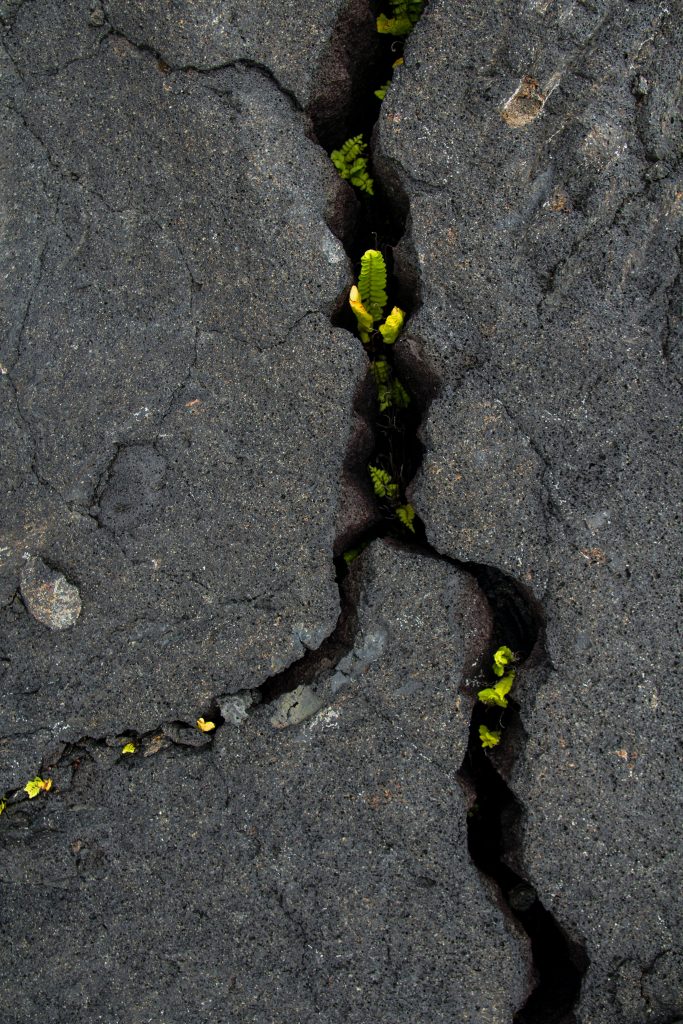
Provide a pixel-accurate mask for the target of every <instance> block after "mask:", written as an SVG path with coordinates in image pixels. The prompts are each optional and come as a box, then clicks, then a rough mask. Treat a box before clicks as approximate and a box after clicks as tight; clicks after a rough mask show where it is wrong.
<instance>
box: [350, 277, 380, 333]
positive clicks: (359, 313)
mask: <svg viewBox="0 0 683 1024" xmlns="http://www.w3.org/2000/svg"><path fill="white" fill-rule="evenodd" d="M349 305H350V307H351V309H352V310H353V313H354V316H355V317H356V323H357V324H358V334H359V335H360V340H361V341H362V342H363V344H364V345H367V343H368V342H369V341H370V331H371V330H372V328H373V327H374V324H375V321H374V320H373V319H372V317H371V316H370V314H369V313H368V311H367V309H366V308H365V306H364V305H363V302H362V300H361V297H360V292H359V291H358V289H357V288H356V286H355V284H354V285H353V286H352V288H351V292H350V293H349Z"/></svg>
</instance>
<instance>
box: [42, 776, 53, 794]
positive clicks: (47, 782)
mask: <svg viewBox="0 0 683 1024" xmlns="http://www.w3.org/2000/svg"><path fill="white" fill-rule="evenodd" d="M40 788H41V789H42V790H43V791H44V792H45V793H49V792H50V790H51V789H52V779H43V781H42V782H41V784H40Z"/></svg>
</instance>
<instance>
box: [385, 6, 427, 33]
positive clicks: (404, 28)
mask: <svg viewBox="0 0 683 1024" xmlns="http://www.w3.org/2000/svg"><path fill="white" fill-rule="evenodd" d="M422 4H423V0H389V6H390V7H391V14H392V17H390V18H387V16H386V14H380V16H379V18H378V19H377V31H378V32H381V33H382V34H385V35H391V36H407V35H409V34H410V32H412V30H413V29H414V27H415V25H416V24H417V21H418V19H419V17H420V15H421V14H422Z"/></svg>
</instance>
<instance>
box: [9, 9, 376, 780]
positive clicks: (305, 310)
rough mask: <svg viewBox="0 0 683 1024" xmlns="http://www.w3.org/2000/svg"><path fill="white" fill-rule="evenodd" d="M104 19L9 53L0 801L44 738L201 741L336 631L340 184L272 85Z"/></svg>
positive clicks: (33, 22)
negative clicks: (168, 728) (180, 730)
mask: <svg viewBox="0 0 683 1024" xmlns="http://www.w3.org/2000/svg"><path fill="white" fill-rule="evenodd" d="M89 11H90V7H89V5H88V3H83V4H76V3H73V4H72V3H69V4H64V5H61V4H45V3H29V4H26V5H23V6H22V7H21V8H19V9H18V10H17V11H16V12H15V17H14V19H13V20H12V21H11V24H10V26H9V28H8V29H7V31H6V33H5V38H6V43H7V54H9V59H8V60H6V62H5V66H4V67H5V77H4V83H5V85H4V92H3V95H4V96H5V102H4V104H3V107H2V116H3V119H4V131H5V133H6V134H5V137H6V138H7V140H8V145H7V147H6V150H5V155H4V158H3V182H4V185H3V192H4V195H5V197H6V200H7V232H6V243H7V244H6V246H5V248H4V252H3V260H4V261H5V262H4V267H3V273H2V275H1V280H2V281H3V285H4V287H5V289H6V295H5V299H6V306H5V309H6V317H5V323H6V331H5V333H4V335H3V339H2V354H1V355H0V363H1V364H2V374H1V375H0V387H1V388H2V391H3V404H2V417H3V437H4V438H6V442H5V443H4V444H3V448H2V455H1V458H2V463H3V465H2V469H3V480H4V482H5V488H4V489H3V493H2V497H1V499H0V502H1V505H2V508H1V511H0V522H2V540H1V541H0V547H1V548H2V551H1V552H0V556H1V557H0V578H1V579H2V598H3V599H2V604H3V609H2V613H1V614H2V627H1V630H0V631H1V633H2V652H1V653H2V657H3V659H4V660H3V665H4V666H5V668H6V671H5V673H4V677H3V687H4V699H3V702H2V710H1V712H0V735H2V736H4V737H6V738H7V740H6V743H7V745H6V746H5V748H4V754H5V757H3V759H2V764H1V765H0V790H5V789H7V788H9V787H11V786H16V785H18V784H20V783H23V781H24V780H25V779H26V777H27V775H28V774H30V773H32V772H33V771H34V770H35V767H36V764H37V763H39V761H40V757H41V756H42V753H43V751H44V748H45V736H46V734H47V735H48V736H51V737H52V739H53V740H54V741H64V740H71V739H76V738H78V737H79V736H82V735H90V736H106V735H110V734H114V733H117V732H120V731H123V730H125V729H137V730H138V731H146V730H149V729H152V728H154V727H155V726H157V725H159V724H160V723H161V722H163V721H166V720H176V719H183V720H188V721H194V719H195V718H196V717H197V715H198V714H201V713H203V711H204V710H205V709H206V705H207V702H209V701H211V700H212V698H213V697H214V696H216V695H218V694H226V693H229V692H232V691H235V690H238V689H244V688H249V687H254V686H257V685H259V684H260V683H261V682H263V680H264V679H266V678H267V677H268V676H269V675H271V674H273V673H274V672H277V671H279V670H280V669H282V668H284V667H285V666H286V665H288V664H289V663H290V662H292V661H294V660H295V659H297V658H299V657H300V656H301V655H302V654H303V653H304V652H305V650H306V649H308V648H310V647H316V646H317V645H318V644H319V643H320V642H321V640H322V639H323V638H324V637H325V636H326V635H327V634H328V633H330V632H331V631H332V629H333V628H334V625H335V622H336V619H337V616H338V613H339V599H338V592H337V586H336V583H335V578H334V567H333V565H332V547H333V540H334V535H335V529H336V523H337V520H338V518H339V515H340V489H341V485H340V475H341V467H342V465H343V463H344V459H345V455H346V449H347V442H348V439H349V437H350V435H351V431H352V424H353V422H354V413H353V403H354V394H355V392H356V390H357V388H358V387H359V385H360V382H361V380H362V379H363V376H364V373H365V369H364V359H363V355H362V352H360V351H359V348H358V346H356V344H355V342H354V341H353V339H352V338H351V337H350V335H348V334H346V332H344V331H341V330H334V329H333V328H332V327H331V326H330V314H331V313H332V311H333V310H334V309H335V308H336V306H337V305H338V303H339V302H340V301H341V298H342V297H343V292H344V289H345V288H346V286H347V284H348V282H349V280H350V274H349V266H348V261H347V258H346V256H345V253H344V250H343V248H342V246H341V244H340V243H339V242H338V240H337V239H336V238H335V237H334V236H333V235H332V233H331V232H330V230H329V228H328V227H327V225H326V217H327V215H328V212H329V211H330V210H331V209H333V207H334V206H335V203H336V197H337V195H338V193H339V188H340V182H339V179H338V177H337V175H336V173H335V172H334V170H333V168H332V167H331V166H330V164H329V161H328V160H327V158H326V156H325V154H324V153H323V152H322V150H321V149H320V148H319V147H318V146H316V145H314V144H313V143H311V142H309V141H308V140H307V138H306V131H307V122H306V120H305V118H304V117H303V115H301V114H300V113H298V112H297V110H296V109H294V106H293V104H292V102H291V100H290V99H289V98H288V97H287V96H286V95H284V94H283V93H282V92H281V91H280V90H279V89H278V88H277V86H276V85H275V84H274V83H273V82H272V81H270V80H269V79H268V77H267V76H265V75H264V74H263V73H262V72H261V71H259V70H257V69H250V68H247V67H243V66H239V67H235V68H232V69H226V70H223V71H218V72H216V73H213V74H206V75H204V74H198V73H192V72H186V73H183V72H174V71H171V70H170V69H169V68H168V67H166V66H165V65H163V64H161V63H160V62H159V61H158V60H157V59H156V58H155V57H154V56H153V55H152V54H150V53H148V52H146V51H143V50H139V49H136V48H135V47H133V46H132V45H131V44H130V43H128V42H127V41H126V40H124V39H123V38H122V37H120V36H117V35H114V34H110V35H103V31H104V30H103V29H99V28H98V27H97V26H93V25H92V24H91V23H90V21H89ZM48 43H49V45H48ZM346 518H347V521H348V520H349V518H350V517H349V513H347V516H346ZM27 553H28V554H29V555H31V556H38V557H41V558H43V560H45V561H46V563H47V564H48V565H49V566H50V567H51V568H52V569H54V570H55V571H56V572H59V573H61V574H63V575H64V576H66V578H67V579H68V580H69V581H70V582H71V583H73V584H74V585H76V586H77V587H78V590H79V592H80V597H81V600H82V603H83V612H82V614H81V616H80V618H79V619H78V622H77V623H76V624H75V626H74V627H73V628H71V629H69V630H66V631H64V632H63V633H62V634H60V635H57V634H50V633H48V631H47V630H45V629H44V627H42V626H39V625H37V624H36V623H35V622H34V621H33V620H32V619H31V618H30V616H29V615H28V613H27V611H26V608H25V607H24V605H23V604H22V603H21V602H20V601H19V599H18V597H17V596H15V595H17V591H18V586H19V573H20V571H21V567H22V565H23V560H24V556H25V555H26V554H27Z"/></svg>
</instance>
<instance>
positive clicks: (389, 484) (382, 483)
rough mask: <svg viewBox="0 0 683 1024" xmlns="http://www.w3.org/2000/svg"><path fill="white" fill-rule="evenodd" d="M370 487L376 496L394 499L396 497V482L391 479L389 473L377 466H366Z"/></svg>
mask: <svg viewBox="0 0 683 1024" xmlns="http://www.w3.org/2000/svg"><path fill="white" fill-rule="evenodd" d="M368 473H369V474H370V479H371V480H372V487H373V490H374V492H375V494H376V495H377V497H378V498H387V499H388V500H389V501H395V500H396V498H398V484H397V483H395V482H394V481H393V480H392V479H391V473H387V471H386V469H379V468H378V467H377V466H368Z"/></svg>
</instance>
